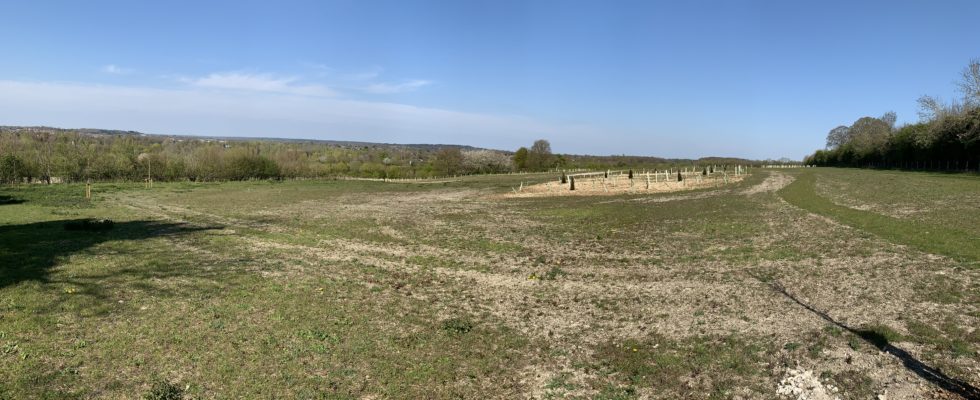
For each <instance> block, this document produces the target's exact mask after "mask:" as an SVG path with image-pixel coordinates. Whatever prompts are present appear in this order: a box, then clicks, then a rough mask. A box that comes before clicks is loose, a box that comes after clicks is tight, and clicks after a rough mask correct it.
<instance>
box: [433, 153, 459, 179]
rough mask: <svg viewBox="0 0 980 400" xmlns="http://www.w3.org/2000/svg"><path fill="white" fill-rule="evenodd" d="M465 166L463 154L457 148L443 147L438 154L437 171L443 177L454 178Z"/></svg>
mask: <svg viewBox="0 0 980 400" xmlns="http://www.w3.org/2000/svg"><path fill="white" fill-rule="evenodd" d="M462 166H463V152H462V151H460V150H459V148H457V147H443V148H442V149H439V151H438V152H436V156H435V167H436V171H438V172H439V173H441V174H442V175H443V176H452V175H456V174H458V173H459V172H460V169H461V168H462Z"/></svg>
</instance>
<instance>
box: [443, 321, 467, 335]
mask: <svg viewBox="0 0 980 400" xmlns="http://www.w3.org/2000/svg"><path fill="white" fill-rule="evenodd" d="M442 330H444V331H446V332H448V333H450V334H454V335H462V334H466V333H469V332H470V331H472V330H473V322H471V321H470V320H468V319H466V318H450V319H447V320H445V321H442Z"/></svg>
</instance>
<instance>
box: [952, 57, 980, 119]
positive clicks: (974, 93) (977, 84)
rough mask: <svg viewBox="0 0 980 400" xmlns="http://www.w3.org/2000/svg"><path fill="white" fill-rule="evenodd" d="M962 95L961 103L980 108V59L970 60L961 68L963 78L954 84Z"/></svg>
mask: <svg viewBox="0 0 980 400" xmlns="http://www.w3.org/2000/svg"><path fill="white" fill-rule="evenodd" d="M956 85H957V86H959V89H960V92H962V93H963V103H964V104H965V105H967V106H968V107H971V108H972V107H980V58H975V59H973V60H970V64H969V65H967V66H966V68H963V76H962V77H961V79H960V81H959V82H957V84H956Z"/></svg>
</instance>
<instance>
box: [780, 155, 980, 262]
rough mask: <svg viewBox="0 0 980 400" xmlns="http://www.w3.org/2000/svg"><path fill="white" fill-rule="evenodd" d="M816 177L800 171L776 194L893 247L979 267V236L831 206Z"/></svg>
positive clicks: (953, 229)
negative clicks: (875, 237)
mask: <svg viewBox="0 0 980 400" xmlns="http://www.w3.org/2000/svg"><path fill="white" fill-rule="evenodd" d="M817 177H818V175H817V174H816V173H813V172H809V171H807V172H803V173H800V174H798V175H797V176H796V180H795V181H794V182H793V183H791V184H790V185H788V186H786V187H785V188H783V189H782V190H780V191H779V194H780V195H781V196H782V197H783V199H785V200H786V201H788V202H789V203H790V204H793V205H795V206H797V207H800V208H803V209H805V210H807V211H810V212H813V213H815V214H819V215H823V216H826V217H829V218H832V219H834V220H836V221H838V222H840V223H842V224H845V225H849V226H852V227H854V228H857V229H861V230H864V231H866V232H869V233H872V234H874V235H877V236H880V237H882V238H884V239H886V240H889V241H891V242H893V243H896V244H901V245H908V246H911V247H914V248H916V249H919V250H921V251H925V252H929V253H934V254H940V255H945V256H949V257H952V258H955V259H958V260H962V261H966V262H969V263H971V264H972V265H974V266H977V265H980V246H978V245H977V243H980V237H978V236H977V235H976V234H974V233H971V232H965V231H962V230H959V229H955V228H952V227H949V226H941V225H936V224H933V223H929V222H922V221H910V220H902V219H898V218H894V217H890V216H886V215H882V214H878V213H875V212H871V211H864V210H857V209H853V208H849V207H845V206H841V205H837V204H834V203H833V202H831V201H830V200H828V199H826V198H824V197H821V196H819V195H817V193H816V191H815V189H814V186H815V184H816V183H817V179H818V178H817Z"/></svg>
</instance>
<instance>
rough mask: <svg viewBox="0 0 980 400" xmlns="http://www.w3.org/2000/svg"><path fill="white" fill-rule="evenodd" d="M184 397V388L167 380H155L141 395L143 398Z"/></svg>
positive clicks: (153, 399) (154, 399)
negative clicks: (148, 389)
mask: <svg viewBox="0 0 980 400" xmlns="http://www.w3.org/2000/svg"><path fill="white" fill-rule="evenodd" d="M183 398H184V390H183V389H181V388H180V387H179V386H177V385H175V384H173V383H170V382H168V381H162V380H161V381H157V382H155V383H154V384H153V386H152V387H150V391H148V392H146V394H144V395H143V400H181V399H183Z"/></svg>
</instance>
